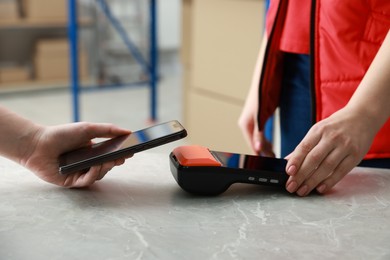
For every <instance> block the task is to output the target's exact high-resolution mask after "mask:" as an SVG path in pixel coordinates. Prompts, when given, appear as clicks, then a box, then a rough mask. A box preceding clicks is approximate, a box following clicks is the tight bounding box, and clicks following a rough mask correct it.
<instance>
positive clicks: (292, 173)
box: [287, 165, 297, 176]
mask: <svg viewBox="0 0 390 260" xmlns="http://www.w3.org/2000/svg"><path fill="white" fill-rule="evenodd" d="M296 169H297V167H295V165H291V166H290V167H288V169H287V174H288V175H290V176H293V175H294V174H295V172H296Z"/></svg>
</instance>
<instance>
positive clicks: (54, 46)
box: [35, 38, 69, 56]
mask: <svg viewBox="0 0 390 260" xmlns="http://www.w3.org/2000/svg"><path fill="white" fill-rule="evenodd" d="M35 53H36V54H37V55H48V56H52V55H69V41H68V39H64V38H58V39H40V40H38V41H37V43H36V45H35Z"/></svg>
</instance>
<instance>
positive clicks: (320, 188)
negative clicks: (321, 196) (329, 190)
mask: <svg viewBox="0 0 390 260" xmlns="http://www.w3.org/2000/svg"><path fill="white" fill-rule="evenodd" d="M325 189H326V185H325V184H321V185H320V186H319V187H318V188H317V191H318V192H319V193H323V192H324V191H325Z"/></svg>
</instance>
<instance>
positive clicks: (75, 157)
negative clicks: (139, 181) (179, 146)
mask: <svg viewBox="0 0 390 260" xmlns="http://www.w3.org/2000/svg"><path fill="white" fill-rule="evenodd" d="M185 136H187V132H186V130H185V129H184V127H183V126H182V125H181V124H180V123H179V122H178V121H176V120H173V121H169V122H166V123H162V124H158V125H154V126H151V127H148V128H145V129H142V130H139V131H135V132H133V133H131V134H129V135H124V136H119V137H115V138H112V139H109V140H106V141H103V142H100V143H96V144H93V145H91V146H88V147H83V148H81V149H78V150H75V151H72V152H68V153H65V154H63V155H62V156H61V157H60V167H59V171H60V173H61V174H66V173H71V172H75V171H80V170H84V169H88V168H89V167H91V166H93V165H96V164H101V163H104V162H107V161H111V160H115V159H119V158H125V157H128V156H131V155H132V154H134V153H137V152H140V151H143V150H146V149H149V148H153V147H156V146H159V145H163V144H166V143H169V142H172V141H175V140H178V139H181V138H184V137H185Z"/></svg>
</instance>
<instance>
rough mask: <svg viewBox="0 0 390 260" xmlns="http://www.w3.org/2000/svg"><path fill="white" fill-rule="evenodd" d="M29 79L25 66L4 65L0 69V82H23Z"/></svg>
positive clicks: (28, 71)
mask: <svg viewBox="0 0 390 260" xmlns="http://www.w3.org/2000/svg"><path fill="white" fill-rule="evenodd" d="M29 79H30V70H29V69H28V68H27V67H5V68H1V69H0V83H1V84H3V83H15V82H25V81H28V80H29Z"/></svg>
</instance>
